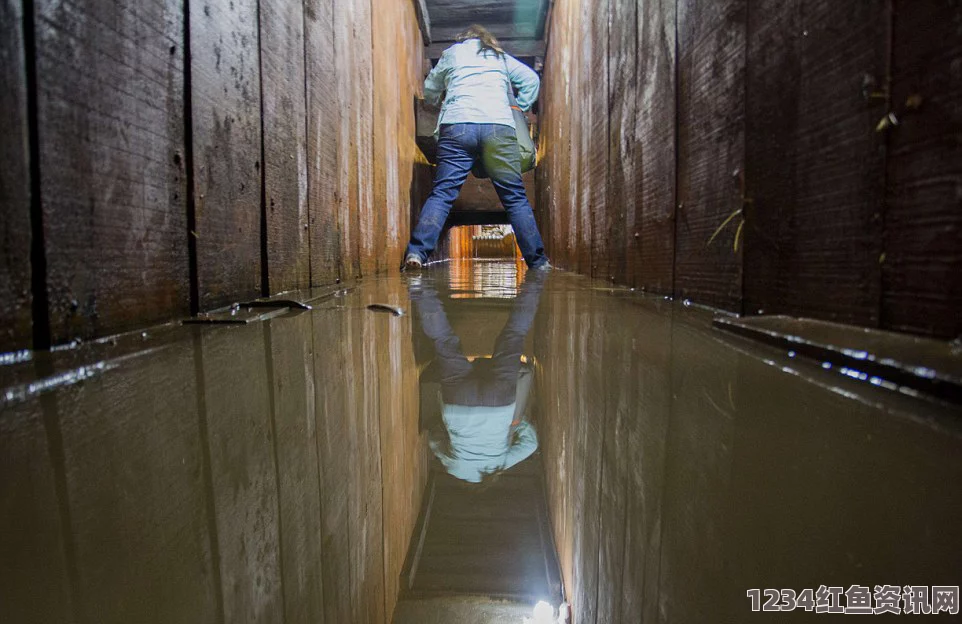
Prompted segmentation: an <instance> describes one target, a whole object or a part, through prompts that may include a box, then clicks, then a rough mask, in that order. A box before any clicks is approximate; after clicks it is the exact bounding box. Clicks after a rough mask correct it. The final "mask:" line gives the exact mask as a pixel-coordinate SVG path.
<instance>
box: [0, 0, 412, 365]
mask: <svg viewBox="0 0 962 624" xmlns="http://www.w3.org/2000/svg"><path fill="white" fill-rule="evenodd" d="M375 9H376V10H375ZM0 11H2V15H3V21H2V23H3V26H2V29H3V32H2V34H3V36H2V41H3V43H2V44H0V58H2V60H3V70H2V73H0V81H2V82H0V84H2V85H3V87H4V88H3V89H2V91H3V95H2V96H0V97H2V98H3V104H4V105H3V107H2V111H3V112H2V119H0V123H2V128H3V130H4V133H3V134H4V137H9V138H10V139H11V140H9V141H4V144H3V154H2V155H3V165H2V167H0V180H2V184H0V193H2V197H0V199H2V202H0V205H2V210H3V220H2V230H0V234H2V236H3V239H4V254H3V263H2V265H0V267H2V268H0V283H2V289H3V290H2V294H3V297H0V298H2V299H3V305H2V306H0V321H2V325H3V328H4V330H3V332H2V335H0V351H6V350H11V349H17V348H25V347H31V346H35V347H38V348H43V347H46V346H49V344H51V343H53V344H57V343H61V342H64V341H68V340H70V339H73V338H91V337H96V336H102V335H105V334H110V333H116V332H120V331H124V330H127V329H131V328H135V327H139V326H143V325H146V324H150V323H155V322H161V321H165V320H168V319H171V318H174V317H178V316H184V315H186V314H188V313H190V312H191V311H199V310H209V309H213V308H216V307H220V306H224V305H226V304H229V303H231V302H233V301H237V300H242V299H247V298H254V297H258V296H261V295H263V294H273V293H277V292H281V291H286V290H291V289H298V288H307V287H310V286H315V285H322V284H328V283H332V282H334V281H336V280H338V279H348V278H355V277H358V276H361V275H370V274H373V273H375V272H378V271H385V270H396V269H397V267H398V266H399V265H400V260H401V254H402V252H403V245H404V244H405V243H406V240H407V233H408V227H409V225H408V223H409V221H408V214H409V212H410V198H411V189H410V187H411V184H412V175H413V169H414V159H415V153H414V146H413V137H414V118H413V116H414V111H413V109H412V106H411V102H412V101H413V99H414V95H415V93H416V92H417V91H418V90H419V89H420V78H421V76H420V70H421V67H422V50H423V47H422V45H421V35H420V31H419V29H418V26H417V20H416V17H415V12H414V6H413V3H412V2H411V1H410V0H391V1H390V2H377V3H376V6H374V3H373V2H372V0H351V1H350V2H337V3H335V2H333V1H332V0H303V1H302V2H284V3H267V2H264V1H263V0H234V1H231V2H229V1H227V0H209V1H205V2H201V1H199V0H192V1H187V2H180V1H176V2H175V1H173V0H163V1H160V2H153V3H149V4H142V3H134V2H129V1H125V2H120V3H117V2H90V3H85V4H83V5H77V4H64V3H61V2H54V1H52V0H19V1H18V0H4V2H3V4H2V5H0ZM31 246H33V248H34V253H33V255H32V256H31ZM32 336H35V337H36V339H35V340H34V339H33V338H32Z"/></svg>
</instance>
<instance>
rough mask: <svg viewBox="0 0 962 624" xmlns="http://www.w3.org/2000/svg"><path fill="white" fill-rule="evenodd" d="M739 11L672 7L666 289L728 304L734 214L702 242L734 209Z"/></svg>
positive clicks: (739, 168) (703, 4)
mask: <svg viewBox="0 0 962 624" xmlns="http://www.w3.org/2000/svg"><path fill="white" fill-rule="evenodd" d="M745 17H746V10H745V1H744V0H725V1H724V2H708V1H706V0H687V1H685V0H682V1H681V2H680V3H679V5H678V37H679V59H678V63H679V70H678V76H679V78H678V79H679V94H678V97H679V102H678V127H679V137H678V189H677V191H678V205H679V206H680V207H679V208H678V212H677V216H676V219H677V223H676V225H675V236H676V238H675V275H674V280H675V286H674V291H675V295H676V296H679V297H685V298H691V299H694V300H696V301H701V302H703V303H708V304H711V305H715V306H719V307H722V308H726V309H730V310H737V309H738V308H739V306H740V301H741V254H740V253H739V252H735V251H734V250H733V242H734V238H735V230H736V228H737V225H738V223H737V220H733V221H735V223H734V225H731V224H730V225H729V227H728V228H727V230H726V231H725V232H723V233H722V235H720V236H718V237H717V239H716V240H715V241H714V242H713V243H712V244H711V245H709V244H708V242H709V240H710V239H711V237H712V234H713V233H714V232H715V230H716V229H717V228H718V227H719V226H720V225H721V224H722V223H723V222H724V221H725V219H727V218H728V217H729V216H730V215H731V214H732V213H733V212H734V211H736V210H739V209H740V208H741V207H742V205H741V204H742V197H741V192H740V183H739V180H740V178H741V177H742V176H743V175H744V148H745V144H744V125H745V109H744V98H745V83H744V73H745Z"/></svg>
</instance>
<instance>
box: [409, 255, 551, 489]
mask: <svg viewBox="0 0 962 624" xmlns="http://www.w3.org/2000/svg"><path fill="white" fill-rule="evenodd" d="M543 282H544V273H542V272H540V271H531V272H529V273H528V277H527V279H526V280H525V282H524V284H523V285H522V287H521V292H520V294H519V295H518V297H517V299H515V303H514V307H513V308H512V311H511V316H510V317H509V318H508V322H507V323H506V324H505V326H504V329H503V330H502V331H501V333H500V335H499V336H498V338H497V341H496V342H495V346H494V355H493V357H491V358H479V359H476V360H475V361H473V362H471V361H469V360H468V359H467V358H466V357H465V356H464V354H463V353H462V351H461V341H460V339H459V338H458V337H457V336H456V335H455V334H454V330H453V329H452V328H451V325H450V324H449V323H448V319H447V316H446V315H445V312H444V308H443V307H442V305H441V302H440V301H439V300H438V295H437V293H436V292H435V291H434V290H433V288H431V287H429V286H426V287H420V286H418V287H412V289H411V300H412V301H413V303H414V308H415V311H416V315H417V319H418V321H419V322H420V324H421V328H422V329H423V330H424V333H425V334H427V336H428V338H429V339H430V340H431V342H432V343H433V345H434V351H435V352H436V354H437V360H436V364H437V369H438V377H439V378H440V379H439V381H440V386H441V392H440V395H441V400H440V403H441V405H440V409H441V420H442V421H443V423H444V430H445V431H434V432H433V435H432V436H431V440H430V445H431V450H432V451H433V452H434V454H435V456H436V457H437V458H438V459H439V460H440V461H441V463H442V464H443V465H444V467H445V469H446V470H447V472H448V473H449V474H450V475H452V476H454V477H456V478H458V479H461V480H462V481H467V482H469V483H481V482H482V480H484V479H485V478H486V477H490V476H493V475H497V474H500V473H501V472H503V471H505V470H507V469H509V468H511V467H512V466H515V465H517V464H519V463H520V462H522V461H524V460H525V459H527V458H528V457H530V456H531V454H532V453H534V452H535V451H536V450H537V449H538V437H537V434H536V432H535V430H534V427H533V426H532V425H531V423H529V422H527V420H525V419H524V418H523V416H524V411H525V409H524V404H525V403H526V399H527V396H519V390H518V388H519V385H520V386H521V387H522V388H524V389H525V390H524V391H523V394H524V395H527V390H528V389H530V381H531V379H530V371H527V373H528V375H527V379H524V380H522V379H521V378H522V373H523V372H524V371H523V370H522V362H521V354H522V350H523V349H524V340H525V336H527V334H528V331H529V330H530V329H531V325H532V323H533V322H534V317H535V314H536V313H537V311H538V301H539V299H540V297H541V288H542V285H543ZM519 380H520V382H519ZM445 433H446V435H445Z"/></svg>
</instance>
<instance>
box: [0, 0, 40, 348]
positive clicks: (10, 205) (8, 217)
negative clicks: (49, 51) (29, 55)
mask: <svg viewBox="0 0 962 624" xmlns="http://www.w3.org/2000/svg"><path fill="white" fill-rule="evenodd" d="M22 26H23V13H22V4H21V2H19V1H17V0H3V1H2V2H0V136H3V137H4V139H3V142H2V143H0V210H2V213H0V214H2V216H0V241H2V243H3V255H2V257H0V327H2V328H3V329H0V352H2V351H12V350H14V349H23V348H26V347H29V346H30V342H31V338H32V335H31V332H32V320H31V317H32V313H31V305H32V304H33V294H32V292H31V283H30V280H31V267H30V241H31V233H30V148H29V142H28V120H27V75H26V64H25V63H26V59H25V56H24V39H23V31H22Z"/></svg>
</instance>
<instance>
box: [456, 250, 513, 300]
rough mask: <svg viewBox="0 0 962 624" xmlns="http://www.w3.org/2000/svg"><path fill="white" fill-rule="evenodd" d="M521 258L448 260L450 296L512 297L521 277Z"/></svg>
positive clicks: (471, 297)
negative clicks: (449, 264)
mask: <svg viewBox="0 0 962 624" xmlns="http://www.w3.org/2000/svg"><path fill="white" fill-rule="evenodd" d="M527 270H528V268H527V266H526V265H525V263H524V260H522V259H520V258H515V259H513V260H492V261H482V260H452V261H451V270H450V276H451V290H452V291H453V292H452V293H451V298H452V299H477V298H481V297H487V298H493V299H513V298H515V297H516V296H518V290H519V288H520V286H521V283H522V282H523V281H524V276H525V273H527Z"/></svg>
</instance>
